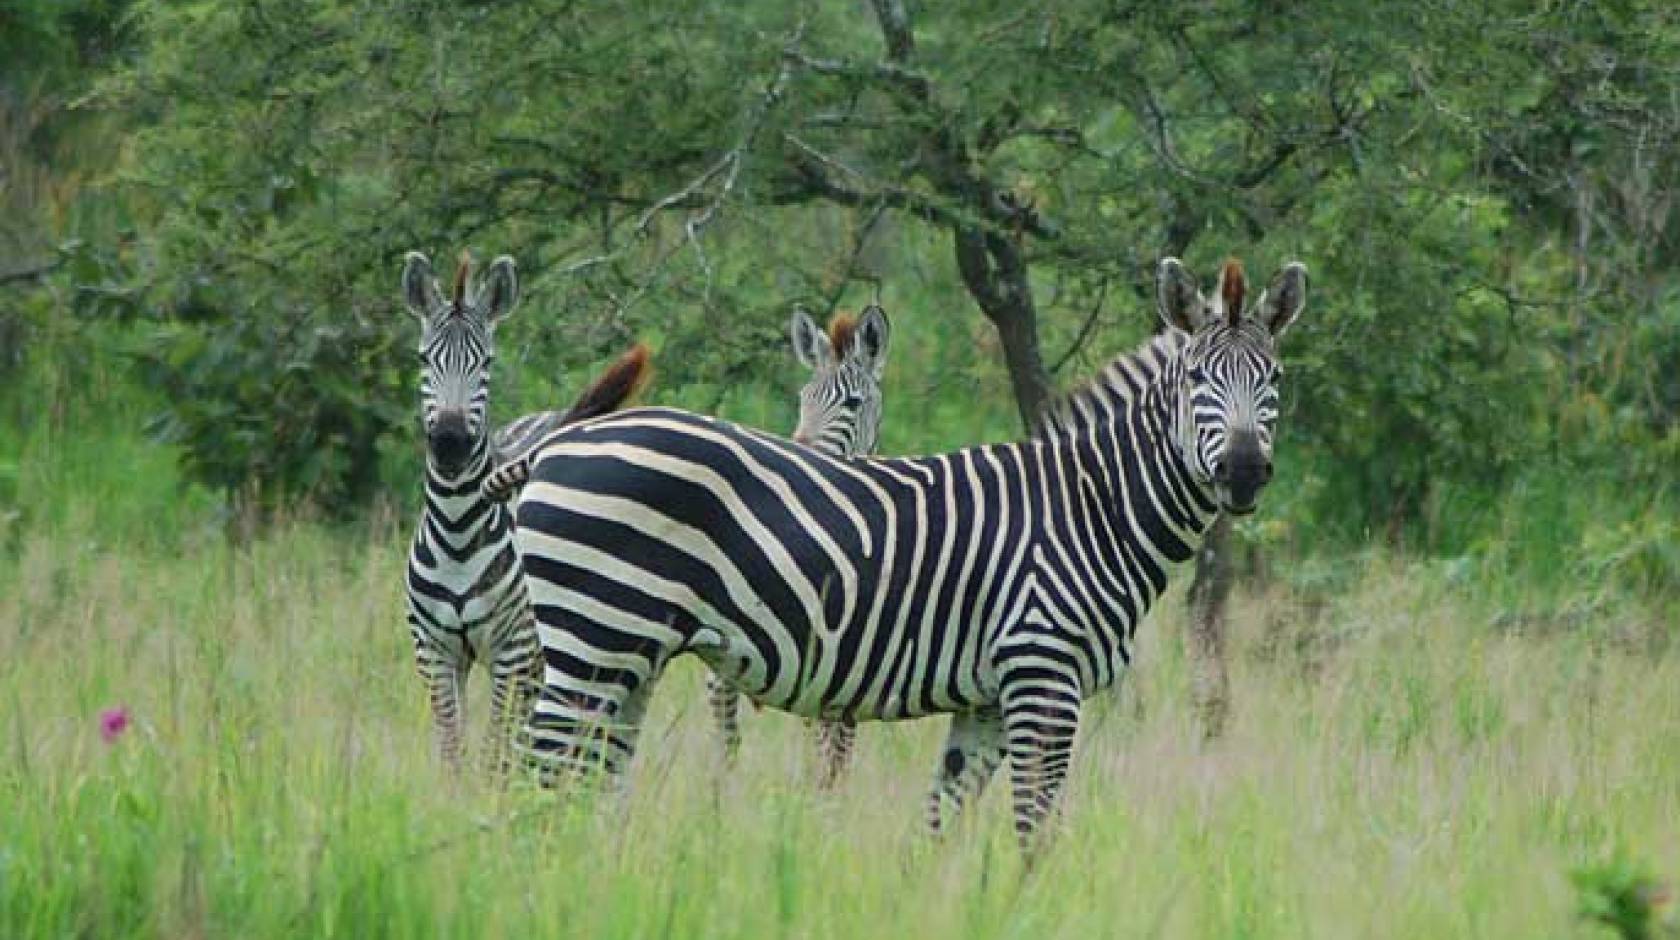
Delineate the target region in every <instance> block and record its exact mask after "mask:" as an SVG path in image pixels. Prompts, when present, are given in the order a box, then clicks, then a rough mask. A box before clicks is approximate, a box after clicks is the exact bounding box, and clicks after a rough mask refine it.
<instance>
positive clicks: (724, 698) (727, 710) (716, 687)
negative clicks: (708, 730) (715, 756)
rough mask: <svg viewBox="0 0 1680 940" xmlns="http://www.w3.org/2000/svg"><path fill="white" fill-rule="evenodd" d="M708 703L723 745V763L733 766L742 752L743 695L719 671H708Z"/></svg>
mask: <svg viewBox="0 0 1680 940" xmlns="http://www.w3.org/2000/svg"><path fill="white" fill-rule="evenodd" d="M706 704H707V705H709V706H710V707H711V711H712V725H713V726H714V727H716V728H717V732H718V738H719V740H720V742H721V743H722V745H723V764H724V766H725V767H733V766H735V758H736V756H737V755H739V754H740V752H741V695H740V693H738V692H736V691H735V687H734V686H732V685H730V684H729V683H728V681H726V680H724V679H723V678H722V677H720V676H719V675H718V674H717V673H715V672H708V673H706Z"/></svg>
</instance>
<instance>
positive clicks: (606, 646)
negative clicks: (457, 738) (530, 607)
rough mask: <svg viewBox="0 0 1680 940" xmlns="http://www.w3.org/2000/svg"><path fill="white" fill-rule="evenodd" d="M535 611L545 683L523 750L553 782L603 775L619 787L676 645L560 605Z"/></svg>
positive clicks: (548, 783) (539, 773) (547, 783)
mask: <svg viewBox="0 0 1680 940" xmlns="http://www.w3.org/2000/svg"><path fill="white" fill-rule="evenodd" d="M534 609H535V614H536V618H537V635H538V639H539V640H540V641H541V643H542V654H543V666H544V668H543V687H542V692H541V693H540V694H539V695H538V697H537V701H536V705H535V706H534V707H533V708H532V710H531V713H530V718H529V720H528V721H527V723H526V726H525V733H524V734H523V735H521V736H520V740H519V745H520V748H521V750H522V751H523V752H524V756H525V758H526V759H527V761H528V762H529V763H530V764H531V765H532V766H533V767H534V769H535V770H536V771H537V778H538V781H539V782H540V783H542V784H543V785H545V786H553V785H555V784H557V783H558V782H559V779H558V778H559V777H560V776H562V775H570V776H593V775H596V774H604V775H605V776H606V777H607V778H608V781H609V782H610V783H611V784H613V785H615V786H616V785H617V784H618V783H619V781H620V778H621V777H622V776H623V774H624V771H625V770H626V769H627V768H628V766H629V764H630V758H631V757H633V756H634V755H635V752H636V736H637V734H638V733H639V732H640V731H641V723H642V717H643V712H644V711H645V708H646V705H647V701H648V697H649V695H650V694H651V692H652V690H653V685H654V683H655V682H656V681H657V680H658V678H659V674H660V672H661V671H662V670H663V669H664V666H665V663H666V661H667V660H668V659H669V658H670V656H671V654H672V652H673V651H674V650H673V647H669V646H667V645H665V644H664V643H662V642H660V641H659V640H656V639H653V638H650V637H646V636H637V635H635V634H633V633H631V632H629V631H628V630H622V629H619V628H617V627H615V626H613V625H611V624H607V623H601V622H598V621H595V620H592V619H589V618H585V617H582V616H578V615H576V614H572V613H570V612H567V611H564V610H561V609H559V608H556V607H548V606H544V605H541V604H537V605H534Z"/></svg>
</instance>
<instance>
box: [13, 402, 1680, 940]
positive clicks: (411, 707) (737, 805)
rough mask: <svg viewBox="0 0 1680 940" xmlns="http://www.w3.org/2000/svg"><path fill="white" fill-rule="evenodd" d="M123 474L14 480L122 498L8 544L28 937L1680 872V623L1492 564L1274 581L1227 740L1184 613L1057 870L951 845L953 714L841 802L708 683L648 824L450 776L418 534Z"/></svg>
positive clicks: (1367, 919)
mask: <svg viewBox="0 0 1680 940" xmlns="http://www.w3.org/2000/svg"><path fill="white" fill-rule="evenodd" d="M98 440H99V441H100V442H101V443H102V444H103V445H104V446H103V447H96V446H93V445H92V444H91V443H88V444H85V445H83V446H77V445H76V444H75V441H76V437H75V436H73V435H61V436H60V437H59V438H56V439H54V442H49V443H42V442H41V441H40V440H35V441H33V442H32V443H30V444H28V446H27V447H26V448H25V451H24V456H25V458H26V459H25V460H24V461H23V462H22V463H21V464H17V465H13V467H12V472H13V474H14V475H15V477H16V478H15V479H13V480H11V481H10V482H11V484H12V485H13V486H14V487H15V488H16V489H17V490H18V491H19V492H22V493H25V494H27V493H30V492H35V491H36V490H38V489H40V490H43V491H44V489H53V488H61V489H62V490H63V491H64V492H68V491H71V490H80V491H91V492H92V493H95V494H97V493H100V492H111V493H115V494H120V495H121V497H122V498H121V499H118V498H117V497H116V496H113V505H114V506H116V507H117V508H113V509H112V510H111V511H110V512H109V513H108V514H106V515H105V516H103V517H102V512H104V510H103V509H102V508H101V507H100V506H99V505H97V504H96V503H95V502H94V501H93V500H92V499H91V498H87V499H84V500H82V501H80V502H78V501H77V500H76V499H74V498H71V497H68V496H65V498H64V499H63V500H62V501H61V504H60V505H59V507H58V508H57V509H56V510H55V511H54V512H53V513H52V514H49V515H43V516H41V517H39V518H35V519H23V520H20V519H18V518H16V517H15V516H14V517H12V518H11V519H10V520H9V528H8V529H7V530H6V531H5V536H6V542H7V551H6V552H5V553H4V555H3V557H0V703H4V707H3V709H0V711H3V712H4V714H5V716H6V717H5V718H4V719H3V720H0V724H3V725H4V728H3V729H0V805H3V806H4V811H3V812H0V935H4V936H13V937H25V936H67V935H74V936H89V937H121V936H175V937H186V936H273V935H292V936H298V935H307V936H345V937H376V936H420V935H431V936H467V935H490V936H495V935H513V934H524V935H540V936H566V937H571V936H589V937H642V936H680V937H763V936H795V937H852V936H875V935H881V934H883V933H884V934H888V935H916V936H963V937H1027V936H1031V937H1043V936H1066V937H1089V936H1144V935H1147V936H1224V937H1308V936H1312V937H1349V936H1360V937H1444V936H1472V937H1519V936H1520V937H1542V936H1563V937H1568V936H1607V935H1609V934H1607V933H1602V932H1601V931H1602V928H1600V927H1598V926H1596V925H1595V924H1593V923H1592V922H1590V921H1588V920H1584V919H1583V918H1582V917H1581V916H1580V910H1581V907H1582V905H1583V903H1585V902H1584V901H1583V898H1584V897H1585V895H1584V893H1583V890H1582V888H1581V886H1580V885H1579V884H1578V883H1577V882H1578V880H1579V879H1581V878H1582V877H1583V875H1582V873H1583V872H1589V873H1590V872H1594V871H1596V872H1598V873H1599V874H1598V875H1592V874H1588V875H1586V876H1585V877H1586V878H1587V879H1588V880H1589V881H1590V880H1591V879H1593V878H1595V877H1596V878H1599V879H1600V880H1601V881H1608V882H1610V883H1611V884H1610V888H1611V889H1614V888H1615V887H1616V885H1617V884H1622V883H1627V884H1633V883H1635V882H1637V880H1638V879H1639V878H1642V877H1645V876H1647V875H1651V874H1655V875H1656V876H1658V877H1660V876H1661V874H1662V873H1669V874H1672V873H1674V872H1677V871H1680V813H1676V807H1680V660H1677V659H1676V657H1675V656H1674V654H1673V651H1672V650H1671V649H1669V648H1668V639H1669V637H1671V635H1672V624H1671V623H1670V622H1669V617H1670V616H1671V613H1672V612H1671V611H1668V610H1666V609H1664V608H1662V607H1661V606H1660V605H1658V604H1656V603H1655V602H1653V601H1649V600H1644V601H1641V600H1637V599H1623V600H1618V601H1613V602H1605V603H1597V604H1591V605H1575V606H1574V607H1570V606H1568V605H1564V606H1562V607H1558V606H1555V605H1550V606H1547V607H1546V608H1544V609H1548V610H1553V611H1554V613H1552V614H1536V613H1527V614H1524V613H1514V612H1513V611H1514V610H1515V608H1513V606H1512V598H1513V597H1515V596H1518V592H1520V590H1521V586H1520V583H1516V584H1513V583H1506V584H1504V585H1503V587H1502V588H1500V589H1497V590H1495V589H1493V582H1494V581H1497V580H1498V578H1497V576H1496V575H1492V574H1489V573H1487V572H1486V571H1484V570H1483V569H1482V568H1480V567H1475V566H1471V567H1469V568H1467V567H1466V565H1464V564H1458V565H1453V564H1448V563H1442V562H1438V561H1428V560H1422V559H1408V558H1406V557H1404V556H1402V555H1400V554H1399V553H1396V552H1391V551H1380V550H1365V551H1361V552H1357V553H1349V554H1347V555H1346V556H1344V557H1341V558H1339V559H1336V560H1333V561H1324V560H1317V561H1313V560H1310V559H1309V560H1303V561H1302V562H1301V563H1300V564H1299V565H1297V566H1296V567H1297V568H1299V569H1300V570H1299V571H1297V572H1296V574H1297V575H1298V576H1295V577H1284V576H1282V575H1281V574H1278V573H1277V572H1279V571H1280V569H1284V570H1286V569H1288V568H1289V565H1288V564H1286V563H1284V562H1281V561H1277V562H1274V563H1273V564H1272V565H1271V570H1272V571H1273V572H1274V574H1273V575H1272V576H1271V577H1269V578H1263V579H1250V580H1249V581H1247V582H1245V587H1244V588H1242V589H1240V590H1239V592H1238V594H1237V596H1236V597H1235V598H1234V600H1233V603H1232V629H1233V650H1232V669H1233V677H1232V678H1233V684H1234V701H1235V712H1234V717H1233V720H1232V723H1231V726H1230V728H1229V729H1228V732H1227V734H1226V735H1225V736H1224V737H1223V738H1222V739H1220V740H1218V741H1215V742H1212V743H1206V744H1204V743H1203V742H1202V741H1201V739H1200V735H1199V732H1198V729H1197V726H1196V723H1195V719H1194V717H1193V714H1192V712H1191V709H1190V707H1189V698H1188V676H1187V672H1186V664H1185V659H1184V653H1183V646H1182V640H1181V638H1182V636H1183V634H1184V613H1183V610H1184V608H1183V604H1182V603H1181V600H1182V598H1181V594H1182V584H1181V585H1179V587H1178V588H1176V589H1175V590H1174V592H1173V594H1172V595H1171V596H1169V597H1168V598H1167V599H1166V600H1165V602H1164V603H1163V604H1162V605H1161V607H1160V608H1158V612H1157V613H1156V614H1155V615H1154V616H1152V618H1151V619H1150V620H1149V621H1148V622H1146V623H1145V624H1144V626H1143V628H1142V630H1141V634H1142V637H1143V644H1142V650H1143V651H1142V653H1141V655H1140V657H1139V665H1138V668H1137V669H1136V670H1135V672H1134V674H1133V681H1132V684H1131V685H1130V687H1129V688H1126V689H1124V690H1122V691H1121V692H1120V693H1119V694H1117V695H1110V696H1108V697H1106V698H1104V699H1103V700H1101V701H1099V702H1098V703H1097V704H1096V705H1095V706H1094V707H1093V709H1092V711H1091V720H1090V721H1089V722H1088V724H1087V725H1086V727H1085V728H1084V731H1083V734H1082V740H1081V744H1080V751H1079V754H1078V757H1077V760H1076V765H1075V774H1074V780H1073V784H1072V789H1071V793H1070V799H1069V801H1068V805H1067V808H1066V813H1065V816H1064V818H1063V821H1062V823H1061V826H1060V831H1059V838H1058V839H1057V841H1056V843H1055V845H1054V847H1053V848H1052V849H1051V850H1050V851H1049V852H1048V853H1047V854H1045V855H1044V856H1043V857H1042V858H1041V860H1040V861H1039V863H1038V864H1037V865H1036V866H1035V867H1034V868H1033V870H1031V871H1030V872H1029V871H1027V870H1025V868H1024V866H1023V863H1022V859H1021V857H1020V854H1019V853H1018V852H1017V851H1016V847H1015V844H1014V840H1013V836H1012V834H1011V832H1010V828H1009V823H1008V813H1007V811H1006V806H1005V801H1004V798H1003V797H1002V796H1000V794H1002V793H1004V792H1005V788H1004V787H1003V786H995V787H994V788H993V790H992V791H991V792H989V793H988V794H987V796H986V797H985V799H984V800H983V801H982V802H981V803H980V804H979V805H978V806H977V807H976V808H975V810H974V811H973V812H972V813H971V815H970V816H969V817H968V819H967V821H966V824H965V825H964V826H963V827H962V828H961V829H960V831H958V832H957V833H956V834H954V835H953V836H951V837H949V838H947V839H945V840H943V841H940V842H934V841H931V840H929V839H928V838H927V837H926V836H925V835H924V834H923V832H922V830H921V828H920V820H921V798H922V794H923V788H924V786H925V784H926V783H927V781H928V779H929V777H930V774H931V770H932V767H933V761H934V759H935V756H936V751H937V746H938V742H939V735H940V734H941V733H942V731H943V727H942V725H943V722H942V721H926V722H919V723H909V724H898V725H868V726H865V727H864V728H863V734H862V735H861V746H860V753H859V757H858V760H857V762H856V766H855V768H854V770H853V772H852V773H851V774H850V775H849V776H848V778H847V779H846V780H845V781H844V783H843V785H842V786H841V787H840V788H838V789H837V790H836V791H834V792H831V793H823V792H818V791H816V790H815V788H814V787H813V786H811V783H810V781H811V779H812V776H813V774H812V767H811V763H812V759H813V756H814V748H813V746H812V739H811V736H810V735H809V734H807V733H806V731H805V729H804V727H803V726H802V725H801V723H799V722H798V721H796V720H792V719H788V718H786V717H784V716H780V715H776V714H773V713H768V712H763V713H756V714H749V716H748V727H747V736H746V744H745V748H744V750H743V753H742V755H741V760H740V764H739V767H738V768H737V769H736V770H735V771H734V772H733V773H725V772H724V770H723V768H722V767H721V766H720V764H721V762H720V760H719V759H718V757H717V755H716V748H715V741H714V739H713V737H712V734H711V729H710V726H709V721H708V720H707V716H706V714H705V710H704V707H703V704H702V697H701V693H700V682H699V679H700V674H699V669H698V666H697V665H695V664H691V663H688V662H683V663H679V665H678V666H677V667H676V668H675V669H674V673H675V674H674V675H673V676H672V681H669V682H667V683H666V684H664V685H663V686H662V687H661V692H660V694H659V695H658V696H657V697H656V702H655V708H654V715H653V717H652V720H651V722H650V724H649V726H648V729H647V731H646V732H645V733H644V737H643V741H644V745H643V748H642V752H641V754H640V756H639V757H638V759H637V763H636V765H635V767H634V769H633V772H632V775H631V777H632V787H631V790H630V792H629V793H628V794H627V795H624V796H612V797H601V798H599V799H598V800H593V801H592V800H590V799H586V798H578V799H573V800H569V801H562V800H559V799H556V798H555V797H554V796H553V795H551V794H547V793H544V792H541V791H537V790H534V789H532V788H528V787H525V786H514V787H512V788H511V789H509V790H507V791H505V792H504V791H498V790H496V789H494V788H491V787H488V786H485V785H483V784H481V783H480V782H478V781H476V780H474V779H465V780H453V779H449V778H448V777H447V775H445V774H443V773H442V772H441V771H440V769H439V767H438V765H437V762H436V760H435V759H434V757H433V755H432V753H431V750H430V739H429V723H428V716H427V712H426V709H425V706H424V703H423V696H422V694H421V688H420V685H419V682H418V680H417V679H416V678H415V677H414V676H413V674H412V666H411V654H410V651H409V649H408V640H407V633H406V629H405V628H404V626H403V624H402V615H401V609H402V608H401V594H400V590H401V588H400V579H399V577H398V575H397V572H399V571H400V570H401V563H402V558H403V553H404V551H405V539H406V535H407V529H406V526H407V514H406V511H403V512H392V511H382V512H380V513H377V514H376V515H375V517H374V518H373V519H371V520H369V521H365V522H362V523H358V524H355V525H343V524H339V525H334V524H329V523H325V522H320V521H312V520H309V519H298V520H292V521H287V522H282V523H280V524H277V525H274V526H272V527H271V528H269V529H268V530H266V532H265V533H264V534H262V535H260V536H258V537H256V538H254V539H252V540H249V541H245V542H239V541H235V540H229V539H227V538H224V537H223V535H222V532H221V530H220V529H219V528H218V527H217V525H216V524H215V523H214V521H213V520H214V516H213V515H212V514H210V513H209V512H208V510H207V507H208V505H209V503H208V501H206V502H205V503H204V504H202V505H200V504H197V503H195V502H194V500H193V499H192V498H191V497H190V492H189V493H188V494H187V495H185V496H184V495H183V493H182V491H181V490H180V489H179V488H178V487H176V486H173V485H170V484H169V483H168V480H169V473H170V471H169V466H170V464H169V456H170V455H169V454H168V452H167V451H164V450H161V449H158V448H155V447H151V446H150V445H144V444H140V443H134V444H132V447H133V450H132V451H125V450H123V448H122V446H121V442H122V440H123V438H122V436H121V435H120V434H118V435H114V436H106V437H101V438H99V439H98ZM148 480H150V481H151V482H150V483H148ZM100 481H103V483H101V482H100ZM125 481H126V489H125ZM160 481H161V482H160ZM102 519H104V520H106V524H103V525H102V524H101V523H102ZM195 520H196V522H195ZM1308 569H1311V570H1312V571H1315V572H1316V574H1314V575H1312V576H1310V577H1309V576H1307V575H1306V574H1305V572H1307V570H1308ZM1181 580H1183V578H1182V577H1181ZM1535 609H1541V608H1535ZM483 691H484V690H483V689H482V688H481V687H479V686H478V685H476V684H475V687H474V693H475V695H476V696H479V697H478V698H476V699H475V704H477V705H478V712H477V714H478V716H479V717H482V714H483V698H482V694H483ZM114 709H124V710H126V711H125V712H124V714H125V715H126V716H127V718H128V719H129V720H128V723H127V725H126V727H123V728H115V727H112V726H105V725H102V716H106V720H107V721H108V720H109V714H108V713H109V712H110V711H111V710H114ZM1587 893H1590V892H1587Z"/></svg>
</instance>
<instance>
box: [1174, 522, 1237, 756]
mask: <svg viewBox="0 0 1680 940" xmlns="http://www.w3.org/2000/svg"><path fill="white" fill-rule="evenodd" d="M1235 580H1236V570H1235V566H1234V565H1233V564H1232V562H1231V517H1230V516H1228V515H1226V514H1225V513H1220V514H1219V516H1218V518H1216V519H1214V521H1213V528H1211V529H1209V530H1208V533H1207V540H1206V541H1204V542H1203V543H1202V547H1201V550H1200V551H1198V552H1197V553H1196V577H1195V580H1193V581H1191V582H1190V597H1189V600H1188V603H1189V607H1190V632H1189V634H1187V635H1186V637H1185V646H1186V648H1187V652H1188V653H1189V660H1190V697H1191V702H1192V705H1193V707H1194V708H1195V711H1196V718H1197V720H1198V721H1200V722H1201V726H1202V740H1204V741H1212V740H1214V739H1216V738H1218V737H1219V736H1220V735H1221V734H1223V733H1224V732H1225V720H1226V718H1227V717H1228V716H1229V714H1230V711H1231V680H1230V676H1229V675H1228V674H1227V672H1226V670H1225V634H1226V629H1225V627H1226V618H1225V603H1226V601H1228V600H1229V599H1230V597H1231V585H1232V583H1233V582H1234V581H1235Z"/></svg>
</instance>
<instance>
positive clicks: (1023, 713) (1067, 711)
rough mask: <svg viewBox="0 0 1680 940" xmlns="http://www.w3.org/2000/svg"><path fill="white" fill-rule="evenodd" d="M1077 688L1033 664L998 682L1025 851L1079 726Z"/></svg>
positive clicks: (1053, 802)
mask: <svg viewBox="0 0 1680 940" xmlns="http://www.w3.org/2000/svg"><path fill="white" fill-rule="evenodd" d="M1080 699H1081V697H1080V695H1079V689H1078V687H1077V686H1076V685H1075V684H1074V682H1073V681H1071V680H1070V679H1068V678H1066V677H1061V676H1054V675H1045V674H1044V672H1043V671H1042V669H1034V670H1032V671H1030V672H1028V673H1027V674H1026V675H1023V676H1020V677H1019V678H1016V679H1014V680H1013V681H1010V680H1008V679H1006V680H1005V682H1004V686H1003V724H1004V734H1005V737H1006V739H1007V741H1008V744H1007V746H1008V749H1009V777H1010V782H1011V784H1012V785H1013V789H1014V797H1015V800H1014V802H1015V837H1016V838H1017V839H1018V840H1019V841H1020V843H1021V848H1022V849H1023V850H1024V851H1026V852H1028V853H1029V854H1032V853H1034V852H1035V851H1036V850H1037V849H1039V848H1040V847H1042V845H1043V843H1044V840H1043V838H1042V837H1041V834H1040V831H1039V830H1040V828H1041V827H1042V826H1043V825H1044V822H1045V820H1046V819H1047V818H1049V817H1050V816H1051V815H1052V814H1053V813H1054V812H1055V811H1056V810H1057V808H1058V807H1059V805H1060V802H1061V796H1062V786H1063V784H1065V783H1066V782H1067V772H1068V764H1069V763H1070V761H1071V760H1072V758H1073V741H1074V736H1075V735H1076V734H1077V733H1078V731H1079V707H1080Z"/></svg>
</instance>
